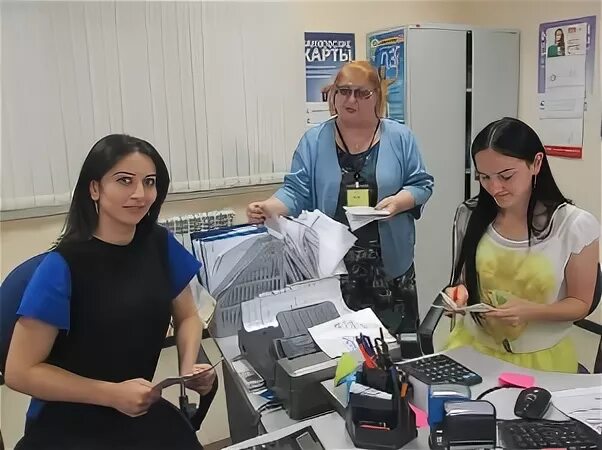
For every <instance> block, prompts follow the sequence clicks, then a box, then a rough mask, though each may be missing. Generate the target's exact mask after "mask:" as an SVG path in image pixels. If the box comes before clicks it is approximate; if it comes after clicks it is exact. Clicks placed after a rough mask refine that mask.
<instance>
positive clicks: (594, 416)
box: [552, 386, 602, 434]
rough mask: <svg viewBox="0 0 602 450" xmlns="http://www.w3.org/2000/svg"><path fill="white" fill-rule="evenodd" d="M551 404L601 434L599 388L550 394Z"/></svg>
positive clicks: (601, 415)
mask: <svg viewBox="0 0 602 450" xmlns="http://www.w3.org/2000/svg"><path fill="white" fill-rule="evenodd" d="M552 404H553V405H554V406H555V407H556V408H557V409H559V410H560V411H562V412H563V413H564V414H566V415H567V416H569V417H572V418H573V419H576V420H578V421H580V422H583V423H584V424H585V425H587V426H588V427H590V428H591V429H592V430H594V431H595V432H596V433H598V434H602V407H600V405H602V389H601V388H600V386H596V387H590V388H579V389H570V390H567V391H557V392H553V393H552Z"/></svg>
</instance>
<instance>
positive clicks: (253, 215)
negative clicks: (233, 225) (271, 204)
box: [247, 201, 268, 223]
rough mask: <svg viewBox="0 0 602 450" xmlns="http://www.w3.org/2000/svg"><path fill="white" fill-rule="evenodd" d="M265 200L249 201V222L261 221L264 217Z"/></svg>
mask: <svg viewBox="0 0 602 450" xmlns="http://www.w3.org/2000/svg"><path fill="white" fill-rule="evenodd" d="M264 208H265V201H263V202H253V203H249V205H248V206H247V219H248V220H249V223H263V222H264V221H265V219H266V217H267V216H268V215H267V212H266V211H265V209H264Z"/></svg>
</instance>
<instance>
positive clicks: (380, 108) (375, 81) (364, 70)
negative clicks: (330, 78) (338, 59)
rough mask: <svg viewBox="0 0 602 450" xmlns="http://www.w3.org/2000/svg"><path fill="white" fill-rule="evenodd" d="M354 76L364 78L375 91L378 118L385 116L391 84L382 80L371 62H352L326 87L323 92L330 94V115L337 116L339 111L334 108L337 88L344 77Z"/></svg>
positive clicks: (342, 68)
mask: <svg viewBox="0 0 602 450" xmlns="http://www.w3.org/2000/svg"><path fill="white" fill-rule="evenodd" d="M352 74H358V75H361V76H363V77H364V78H365V79H366V81H367V82H368V84H369V85H370V87H371V88H372V89H374V91H375V92H374V95H376V106H375V108H374V109H375V111H374V112H375V113H376V115H377V116H378V117H384V116H385V110H386V106H387V87H388V86H389V83H388V82H387V80H383V79H381V77H380V75H379V74H378V71H377V70H376V68H375V67H374V66H373V65H372V64H370V62H369V61H351V62H348V63H347V64H345V65H344V66H343V67H341V70H339V73H337V76H336V77H335V79H334V82H333V83H332V84H331V85H329V86H326V87H325V88H324V89H323V90H322V91H323V92H327V93H328V108H329V109H330V114H332V115H335V114H337V110H336V108H335V107H334V97H335V93H336V88H337V86H338V84H339V82H340V80H341V78H343V76H346V75H347V76H351V75H352Z"/></svg>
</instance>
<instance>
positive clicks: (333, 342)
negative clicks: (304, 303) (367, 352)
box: [309, 308, 395, 358]
mask: <svg viewBox="0 0 602 450" xmlns="http://www.w3.org/2000/svg"><path fill="white" fill-rule="evenodd" d="M381 329H382V330H383V334H384V337H385V341H386V342H388V343H393V342H395V338H394V337H393V336H391V335H390V334H389V332H388V331H387V329H386V327H385V326H384V325H383V324H382V322H381V321H380V320H379V319H378V317H376V314H374V311H372V310H371V309H370V308H366V309H362V310H360V311H354V312H352V313H350V314H346V315H344V316H341V317H339V318H337V319H334V320H331V321H329V322H325V323H323V324H320V325H316V326H315V327H311V328H310V329H309V333H310V335H311V337H312V338H313V340H314V341H315V342H316V344H317V345H318V347H320V350H322V351H323V352H324V353H326V354H327V355H328V356H329V357H331V358H337V357H339V356H341V355H342V354H343V353H346V352H351V351H355V350H357V349H358V346H357V342H356V340H355V338H356V337H358V336H359V335H360V333H361V334H363V335H364V336H369V337H370V338H371V339H372V340H374V339H376V338H380V330H381Z"/></svg>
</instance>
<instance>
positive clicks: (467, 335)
mask: <svg viewBox="0 0 602 450" xmlns="http://www.w3.org/2000/svg"><path fill="white" fill-rule="evenodd" d="M471 153H472V158H473V161H474V164H475V167H476V171H477V175H478V177H479V181H480V183H481V189H480V192H479V195H478V196H477V197H475V198H474V199H471V200H469V201H467V202H465V203H464V204H463V205H461V206H460V208H459V209H458V213H457V215H456V245H457V250H458V251H457V252H456V255H457V257H456V261H455V268H454V284H453V286H450V287H448V288H447V289H446V293H447V294H448V295H449V296H450V297H451V298H452V299H453V300H454V301H455V302H456V303H457V304H458V305H466V304H476V303H480V302H482V303H487V304H489V305H491V306H493V307H495V310H493V311H490V312H487V313H483V314H474V313H472V314H466V315H463V316H459V320H458V321H457V322H456V326H455V327H454V329H453V330H452V333H451V335H450V338H449V341H448V345H447V348H455V347H460V346H464V345H471V346H473V347H474V348H475V349H476V350H478V351H480V352H482V353H485V354H488V355H491V356H494V357H497V358H500V359H503V360H506V361H508V362H511V363H513V364H516V365H519V366H523V367H528V368H532V369H538V370H547V371H556V372H573V373H574V372H576V371H577V356H576V352H575V348H574V346H573V343H572V342H571V340H570V338H569V337H568V333H569V330H570V328H571V326H572V323H573V322H574V321H576V320H579V319H581V318H583V317H585V316H586V315H587V314H588V311H589V309H590V307H591V304H592V300H593V292H594V286H595V281H596V277H597V271H598V255H599V253H598V252H599V250H598V239H599V235H600V224H599V223H598V221H597V220H596V219H595V217H594V216H593V215H591V214H590V213H588V212H586V211H584V210H582V209H579V208H577V207H576V206H574V205H573V204H572V203H571V202H570V201H569V200H567V199H566V198H565V197H564V196H563V195H562V193H561V192H560V189H559V188H558V186H557V185H556V182H555V181H554V177H553V176H552V172H551V170H550V166H549V164H548V161H547V158H546V154H545V149H544V147H543V144H542V143H541V140H540V139H539V137H538V136H537V134H536V133H535V131H533V130H532V129H531V128H530V127H529V126H528V125H527V124H525V123H523V122H521V121H519V120H517V119H511V118H504V119H501V120H498V121H496V122H493V123H491V124H489V125H488V126H487V127H485V129H483V130H482V131H481V132H480V133H479V134H478V135H477V136H476V138H475V140H474V142H473V144H472V148H471Z"/></svg>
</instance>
